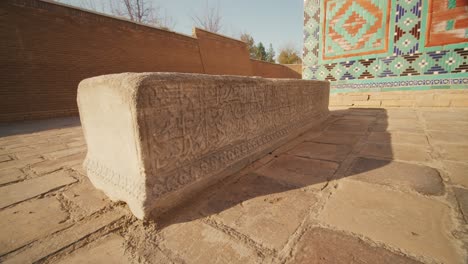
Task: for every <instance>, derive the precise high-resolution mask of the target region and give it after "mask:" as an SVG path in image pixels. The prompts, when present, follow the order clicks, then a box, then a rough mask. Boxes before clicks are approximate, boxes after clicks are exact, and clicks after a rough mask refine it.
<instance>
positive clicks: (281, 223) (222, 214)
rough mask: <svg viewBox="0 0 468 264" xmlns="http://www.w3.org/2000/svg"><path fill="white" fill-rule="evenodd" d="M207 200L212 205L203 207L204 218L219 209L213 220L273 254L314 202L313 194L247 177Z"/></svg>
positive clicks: (262, 179) (267, 179) (208, 204)
mask: <svg viewBox="0 0 468 264" xmlns="http://www.w3.org/2000/svg"><path fill="white" fill-rule="evenodd" d="M255 189H262V191H258V190H255ZM208 199H209V200H210V201H212V202H209V203H207V204H206V205H205V208H206V209H203V210H204V212H205V214H206V212H208V210H210V209H212V208H216V207H218V208H220V206H222V207H221V208H223V210H218V213H216V214H215V215H214V217H215V219H217V220H218V221H219V222H221V223H223V224H224V225H226V226H228V227H230V228H232V229H234V230H236V231H238V232H240V233H242V234H244V235H246V236H247V237H249V238H251V239H253V240H254V241H256V242H257V243H258V244H260V245H262V246H264V247H266V248H269V249H275V250H280V249H282V248H283V247H284V245H285V244H286V243H287V241H288V239H289V237H290V236H291V235H292V234H293V233H294V232H295V230H296V229H297V228H298V227H299V225H300V224H301V222H302V221H303V220H304V218H305V217H306V216H307V214H308V212H309V209H310V207H311V206H313V205H314V204H315V203H316V202H317V199H316V197H315V192H314V191H313V190H310V189H308V190H305V189H298V188H296V189H294V188H291V187H289V188H287V187H283V186H281V185H278V183H276V182H275V181H274V180H271V179H269V178H265V177H262V176H256V175H246V176H245V177H243V178H242V179H240V180H239V181H237V182H235V183H233V184H229V185H226V186H225V187H224V188H222V189H221V190H219V191H218V192H217V193H216V194H215V195H213V196H211V197H209V198H208Z"/></svg>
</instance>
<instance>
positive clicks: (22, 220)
mask: <svg viewBox="0 0 468 264" xmlns="http://www.w3.org/2000/svg"><path fill="white" fill-rule="evenodd" d="M67 218H68V214H67V213H66V212H65V211H63V210H62V208H61V205H60V202H59V201H58V200H57V199H56V198H55V197H46V198H43V199H37V200H32V201H27V202H24V203H21V204H19V205H16V206H14V207H11V208H8V209H5V210H2V211H0V234H1V236H0V255H3V254H5V253H7V252H10V251H12V250H15V249H17V248H19V247H22V246H24V245H27V244H28V243H30V242H33V241H35V240H37V239H39V238H41V237H44V236H47V235H48V234H51V233H53V232H55V231H58V230H61V229H64V228H67V227H69V226H70V225H71V224H69V223H66V222H64V221H65V220H66V219H67Z"/></svg>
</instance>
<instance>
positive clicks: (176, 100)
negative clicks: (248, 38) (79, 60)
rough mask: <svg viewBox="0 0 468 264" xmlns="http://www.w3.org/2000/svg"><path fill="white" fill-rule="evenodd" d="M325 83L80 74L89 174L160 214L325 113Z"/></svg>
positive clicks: (141, 210) (118, 195) (145, 212)
mask: <svg viewBox="0 0 468 264" xmlns="http://www.w3.org/2000/svg"><path fill="white" fill-rule="evenodd" d="M328 98H329V84H328V82H321V81H304V80H290V79H282V80H281V79H263V78H257V77H238V76H211V75H203V74H182V73H123V74H113V75H105V76H99V77H95V78H90V79H86V80H83V81H82V82H81V83H80V85H79V88H78V106H79V111H80V118H81V123H82V127H83V130H84V134H85V138H86V142H87V145H88V153H87V155H86V160H85V163H84V166H85V169H86V171H87V174H88V177H89V178H90V180H91V182H92V183H93V184H94V185H95V186H96V187H97V188H98V189H101V190H103V191H104V192H105V193H106V194H107V195H108V196H109V197H110V198H111V199H113V200H122V201H125V202H126V203H127V204H128V205H129V207H130V209H131V210H132V212H133V213H134V215H135V216H136V217H138V218H140V219H142V218H145V217H147V216H149V214H150V212H156V213H160V212H164V211H166V210H168V209H170V208H171V207H174V206H177V205H178V204H180V203H182V202H184V201H186V200H187V199H189V198H190V197H193V195H195V194H197V192H200V191H202V190H203V189H204V188H206V187H207V186H209V185H212V184H213V183H216V181H218V180H220V179H221V178H223V177H225V176H227V175H229V174H232V173H234V172H236V171H238V170H240V169H241V168H243V167H245V166H246V165H248V164H250V163H252V162H253V161H255V160H256V159H259V158H261V157H262V156H263V155H265V154H266V153H268V152H270V151H272V150H273V149H275V148H277V147H279V146H280V145H281V144H283V143H285V142H286V141H288V140H290V139H292V138H294V137H296V136H298V135H299V134H301V133H303V132H305V131H306V130H307V129H308V128H310V127H312V126H314V125H317V124H319V123H320V122H321V121H322V120H323V119H324V118H326V117H327V115H328Z"/></svg>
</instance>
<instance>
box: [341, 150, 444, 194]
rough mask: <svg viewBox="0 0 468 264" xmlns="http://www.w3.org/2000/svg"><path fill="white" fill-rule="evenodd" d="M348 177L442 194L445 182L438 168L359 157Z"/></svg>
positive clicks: (424, 192)
mask: <svg viewBox="0 0 468 264" xmlns="http://www.w3.org/2000/svg"><path fill="white" fill-rule="evenodd" d="M347 177H350V178H351V179H354V180H360V181H367V182H371V183H377V184H382V185H387V186H391V187H394V188H402V189H412V190H415V191H417V192H419V193H421V194H425V195H441V194H443V193H444V184H443V182H442V178H441V177H440V174H439V172H438V171H437V170H435V169H433V168H430V167H427V166H421V165H415V164H409V163H404V162H398V161H387V160H376V159H368V158H357V159H356V160H355V161H354V164H353V166H352V167H351V168H350V169H349V170H348V172H347Z"/></svg>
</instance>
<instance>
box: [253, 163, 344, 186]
mask: <svg viewBox="0 0 468 264" xmlns="http://www.w3.org/2000/svg"><path fill="white" fill-rule="evenodd" d="M337 168H338V163H335V162H330V161H322V160H314V159H308V158H302V157H297V156H292V155H281V156H279V157H278V158H276V159H274V160H273V161H271V162H270V163H269V164H267V165H266V166H264V167H262V168H260V169H258V170H256V173H258V174H261V175H264V176H267V177H270V178H273V179H275V180H278V181H279V182H284V183H287V184H290V185H294V186H297V187H305V186H314V187H316V188H322V187H323V186H325V185H326V183H327V182H328V181H329V180H330V179H331V178H332V177H333V174H334V173H335V171H336V170H337Z"/></svg>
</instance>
